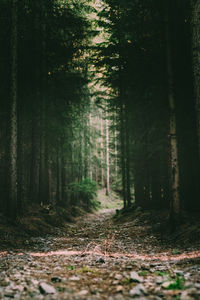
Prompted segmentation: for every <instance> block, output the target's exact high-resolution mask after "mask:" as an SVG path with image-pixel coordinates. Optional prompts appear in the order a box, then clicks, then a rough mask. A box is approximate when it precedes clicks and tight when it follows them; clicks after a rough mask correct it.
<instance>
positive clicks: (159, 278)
mask: <svg viewBox="0 0 200 300" xmlns="http://www.w3.org/2000/svg"><path fill="white" fill-rule="evenodd" d="M156 283H157V284H161V283H163V278H162V277H161V276H159V277H157V278H156Z"/></svg>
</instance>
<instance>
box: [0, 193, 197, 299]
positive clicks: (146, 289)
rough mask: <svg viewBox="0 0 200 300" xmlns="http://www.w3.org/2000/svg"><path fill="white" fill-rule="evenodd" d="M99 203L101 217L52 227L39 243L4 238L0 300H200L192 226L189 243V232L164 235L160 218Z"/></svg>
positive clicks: (108, 202) (114, 202)
mask: <svg viewBox="0 0 200 300" xmlns="http://www.w3.org/2000/svg"><path fill="white" fill-rule="evenodd" d="M99 200H100V201H101V203H102V209H101V210H99V211H98V212H94V213H90V214H87V215H82V216H79V217H77V218H75V220H74V222H72V223H66V224H65V225H64V226H63V227H62V228H60V229H58V228H57V229H55V232H54V234H53V233H52V227H51V231H50V233H48V234H45V235H44V234H43V236H37V235H36V236H30V234H29V235H28V234H26V235H22V237H21V238H20V243H19V242H18V239H19V235H18V236H17V238H15V236H14V235H13V234H14V233H13V232H11V233H10V235H9V234H8V240H9V243H8V244H6V237H5V238H4V242H3V243H1V252H0V299H12V298H13V299H26V300H28V299H49V300H50V299H51V300H53V299H72V300H73V299H88V300H93V299H94V300H95V299H99V300H100V299H108V300H123V299H140V300H145V299H146V300H147V299H152V300H161V299H176V300H178V299H181V300H192V299H200V265H199V262H200V242H199V236H198V229H197V227H195V228H192V229H191V226H188V227H187V228H190V231H189V229H188V231H189V232H190V234H188V233H187V239H186V238H185V235H184V234H183V233H184V230H185V228H186V227H184V226H186V225H184V226H182V227H181V229H180V230H178V231H177V232H176V233H175V234H170V235H169V234H167V233H166V234H165V232H166V231H165V230H163V228H162V226H161V225H160V223H159V219H157V215H158V213H156V212H144V211H141V210H140V209H137V210H135V211H134V212H130V213H125V214H121V213H118V216H117V217H116V208H117V209H120V205H121V204H120V202H119V199H118V198H117V197H116V196H115V195H113V194H112V195H111V197H110V198H106V197H105V196H104V191H100V192H99ZM114 206H115V208H114ZM114 216H115V217H114ZM165 217H166V214H165V213H164V214H163V218H165ZM192 234H193V235H192ZM9 237H13V239H14V240H13V241H12V242H11V240H10V239H9ZM15 239H16V240H15ZM177 241H178V244H177Z"/></svg>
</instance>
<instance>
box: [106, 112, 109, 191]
mask: <svg viewBox="0 0 200 300" xmlns="http://www.w3.org/2000/svg"><path fill="white" fill-rule="evenodd" d="M109 194H110V154H109V120H108V108H107V107H106V195H107V196H109Z"/></svg>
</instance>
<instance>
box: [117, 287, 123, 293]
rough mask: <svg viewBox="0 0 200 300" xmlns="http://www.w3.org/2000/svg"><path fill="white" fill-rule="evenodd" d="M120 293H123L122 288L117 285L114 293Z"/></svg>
mask: <svg viewBox="0 0 200 300" xmlns="http://www.w3.org/2000/svg"><path fill="white" fill-rule="evenodd" d="M122 291H123V286H122V285H118V286H117V287H116V292H118V293H120V292H122Z"/></svg>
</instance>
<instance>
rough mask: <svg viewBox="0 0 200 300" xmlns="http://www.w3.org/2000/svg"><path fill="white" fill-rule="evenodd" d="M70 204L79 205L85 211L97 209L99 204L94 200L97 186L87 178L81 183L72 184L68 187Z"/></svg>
mask: <svg viewBox="0 0 200 300" xmlns="http://www.w3.org/2000/svg"><path fill="white" fill-rule="evenodd" d="M69 190H70V194H71V201H72V204H76V205H80V206H82V207H83V208H84V209H86V210H90V209H98V208H99V206H100V203H99V202H98V201H97V200H96V197H97V184H96V182H95V181H92V180H91V179H89V178H86V179H84V180H82V181H81V182H73V183H71V184H70V186H69Z"/></svg>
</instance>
